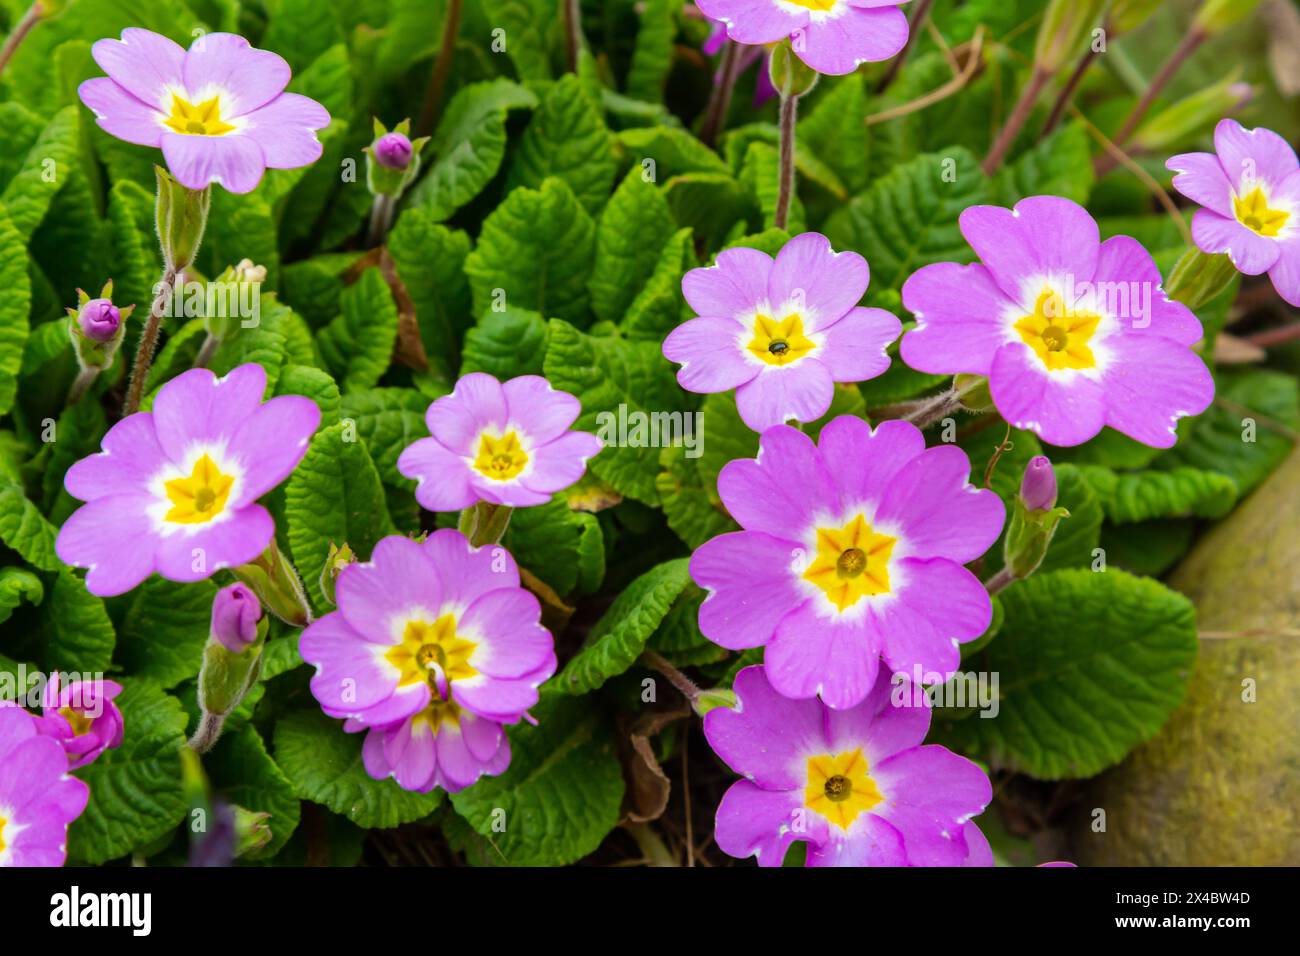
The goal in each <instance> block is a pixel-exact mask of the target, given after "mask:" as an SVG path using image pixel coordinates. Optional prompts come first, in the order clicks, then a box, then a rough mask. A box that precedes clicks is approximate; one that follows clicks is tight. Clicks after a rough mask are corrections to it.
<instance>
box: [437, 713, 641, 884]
mask: <svg viewBox="0 0 1300 956" xmlns="http://www.w3.org/2000/svg"><path fill="white" fill-rule="evenodd" d="M533 713H534V715H535V716H536V718H537V721H538V725H537V726H536V727H534V726H531V725H529V724H526V723H519V724H516V725H514V726H513V727H510V728H508V729H507V734H508V735H509V738H510V751H511V758H510V767H509V769H508V770H506V772H505V773H503V774H501V775H500V776H499V777H484V778H482V779H481V780H479V782H478V783H476V784H475V785H474V786H472V787H469V788H468V789H465V790H462V791H460V792H459V793H454V794H452V795H451V802H452V806H454V807H455V808H456V812H457V813H458V814H459V815H460V817H461V818H462V819H463V821H464V822H465V823H466V824H467V826H465V827H456V828H449V830H448V836H449V838H450V839H452V841H453V844H454V845H459V846H460V847H461V848H462V849H464V850H465V851H466V852H467V854H468V856H469V859H470V862H471V863H473V864H475V865H477V866H502V865H504V866H564V865H566V864H569V863H573V862H575V861H577V860H580V859H582V858H583V857H584V856H586V855H587V854H588V853H591V852H592V851H593V850H595V849H596V847H598V846H599V845H600V842H601V840H603V839H604V838H605V835H606V834H607V833H609V832H610V830H612V829H613V828H614V826H615V825H616V824H617V823H618V816H619V807H620V806H621V805H622V802H623V773H622V770H621V768H620V767H619V762H618V757H617V756H616V753H615V745H614V731H613V722H612V721H611V720H610V719H609V718H608V717H607V716H605V715H603V714H601V712H600V711H599V709H598V708H596V707H593V706H592V705H591V702H590V701H577V700H572V699H567V698H563V697H548V698H544V699H543V700H542V702H541V703H540V704H539V705H538V706H537V707H536V708H534V710H533Z"/></svg>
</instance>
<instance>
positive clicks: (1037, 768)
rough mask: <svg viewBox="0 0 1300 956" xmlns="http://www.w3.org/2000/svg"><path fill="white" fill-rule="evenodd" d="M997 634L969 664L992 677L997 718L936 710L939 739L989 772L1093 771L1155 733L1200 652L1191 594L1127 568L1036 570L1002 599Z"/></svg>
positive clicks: (1060, 774)
mask: <svg viewBox="0 0 1300 956" xmlns="http://www.w3.org/2000/svg"><path fill="white" fill-rule="evenodd" d="M999 598H1000V600H1001V601H1002V603H1003V606H1004V608H1005V612H1006V616H1005V620H1004V622H1003V625H1002V629H1001V631H1000V632H999V633H998V635H997V639H996V640H994V641H992V642H991V643H990V644H989V645H988V647H987V648H985V650H984V651H982V652H980V653H979V654H978V655H976V656H975V657H974V658H973V659H972V660H971V661H968V662H966V664H965V665H964V666H966V668H967V669H968V670H974V671H976V672H983V673H990V674H992V673H996V674H998V675H999V686H998V695H999V700H998V714H997V716H996V717H992V718H985V717H982V716H980V715H979V714H978V713H967V714H964V715H957V716H956V717H948V718H946V719H945V712H943V711H940V712H939V714H938V715H937V717H936V730H937V731H938V733H937V735H936V736H937V737H938V739H940V740H942V741H943V742H945V743H948V744H950V745H955V746H957V747H959V748H960V749H961V751H962V752H963V753H967V754H969V755H971V756H973V757H976V758H978V759H981V760H984V761H986V762H987V763H989V764H990V765H991V766H992V767H994V768H996V769H1009V770H1014V771H1018V772H1021V773H1027V774H1029V775H1030V776H1033V777H1037V778H1039V779H1043V780H1059V779H1062V778H1065V777H1090V776H1092V775H1094V774H1096V773H1099V772H1100V771H1102V770H1103V769H1105V768H1106V767H1109V766H1111V765H1112V764H1114V763H1117V762H1118V761H1120V760H1121V759H1123V757H1124V755H1125V754H1127V753H1128V752H1129V751H1130V750H1132V749H1133V748H1134V747H1135V746H1137V745H1138V744H1140V743H1142V742H1143V741H1144V740H1147V739H1149V738H1150V737H1152V736H1153V735H1154V734H1155V733H1156V731H1158V730H1159V729H1160V727H1161V725H1163V724H1164V722H1165V720H1166V719H1167V718H1168V717H1169V715H1170V714H1171V713H1172V712H1173V710H1174V708H1175V707H1177V706H1178V704H1179V703H1180V702H1181V701H1182V698H1183V693H1184V691H1185V689H1186V686H1187V678H1188V676H1189V674H1190V672H1191V668H1192V665H1193V662H1194V661H1195V658H1196V646H1197V637H1196V612H1195V610H1194V609H1193V607H1192V604H1191V602H1190V601H1188V600H1187V598H1185V597H1183V596H1182V595H1181V594H1178V593H1177V592H1176V591H1171V590H1170V589H1169V588H1167V587H1165V586H1164V585H1162V584H1160V583H1159V582H1157V581H1153V580H1151V579H1150V578H1138V577H1134V576H1133V575H1130V574H1127V573H1125V572H1124V571H1118V570H1114V569H1112V570H1108V571H1105V572H1093V571H1085V570H1068V571H1054V572H1052V573H1050V574H1035V575H1034V576H1032V577H1030V578H1027V579H1026V580H1024V581H1020V582H1017V583H1015V584H1013V585H1012V586H1011V587H1009V588H1007V589H1006V590H1005V591H1003V592H1001V594H1000V595H999Z"/></svg>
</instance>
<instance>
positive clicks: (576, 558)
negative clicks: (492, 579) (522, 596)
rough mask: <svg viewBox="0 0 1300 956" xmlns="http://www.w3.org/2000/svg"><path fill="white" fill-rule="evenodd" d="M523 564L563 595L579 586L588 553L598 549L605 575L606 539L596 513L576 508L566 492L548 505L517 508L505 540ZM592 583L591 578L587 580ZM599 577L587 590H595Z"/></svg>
mask: <svg viewBox="0 0 1300 956" xmlns="http://www.w3.org/2000/svg"><path fill="white" fill-rule="evenodd" d="M502 543H503V544H504V545H505V546H506V549H507V550H508V551H509V552H510V553H511V554H512V555H514V557H515V560H517V561H518V562H519V563H520V564H521V565H523V566H524V567H526V568H527V569H528V570H530V571H532V572H533V573H534V574H535V575H537V576H538V577H539V578H541V579H542V580H543V581H545V582H546V583H547V584H549V585H550V586H551V587H552V588H554V589H555V593H557V594H559V595H560V596H561V597H563V596H564V595H566V594H569V593H570V592H571V591H573V590H574V589H575V588H576V587H578V585H579V583H580V581H581V579H582V577H583V571H584V562H585V561H586V560H587V558H588V555H589V554H591V553H592V552H593V550H594V551H595V552H596V554H597V556H598V557H599V573H600V575H602V576H603V574H604V570H605V566H604V555H605V542H604V538H603V536H602V534H601V530H600V522H599V521H597V520H596V516H595V515H593V514H587V513H586V512H582V511H573V510H572V509H570V508H569V505H568V502H567V501H566V500H565V497H564V495H563V494H558V495H556V496H555V497H553V498H552V499H551V500H550V501H548V502H547V503H546V504H544V505H537V506H536V507H532V508H517V509H515V512H514V513H513V514H512V515H511V517H510V528H509V530H508V531H507V532H506V537H505V539H504V541H503V542H502ZM584 583H590V582H584ZM599 583H600V582H599V579H597V580H596V582H595V583H594V584H593V585H591V586H590V587H587V588H584V590H595V588H596V587H598V586H599Z"/></svg>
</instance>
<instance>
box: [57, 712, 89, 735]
mask: <svg viewBox="0 0 1300 956" xmlns="http://www.w3.org/2000/svg"><path fill="white" fill-rule="evenodd" d="M59 713H60V714H61V715H62V716H63V717H64V718H66V719H67V721H68V723H69V724H71V725H72V734H73V736H75V737H80V736H81V735H82V734H84V733H85V732H86V731H88V730H89V729H90V725H91V724H92V723H94V719H93V718H91V717H89V716H87V715H86V714H83V713H81V712H80V711H77V710H73V709H72V708H71V707H60V708H59Z"/></svg>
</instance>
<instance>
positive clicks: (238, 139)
mask: <svg viewBox="0 0 1300 956" xmlns="http://www.w3.org/2000/svg"><path fill="white" fill-rule="evenodd" d="M162 151H163V158H164V159H166V160H167V168H168V169H170V170H171V173H172V175H173V176H175V177H176V178H177V179H178V180H179V181H180V183H181V184H182V185H183V186H185V187H186V188H188V189H203V188H205V187H206V186H210V185H212V184H214V183H215V184H217V185H219V186H223V187H225V189H226V190H228V191H229V192H232V193H248V192H252V191H253V190H254V189H256V188H257V184H258V183H260V182H261V181H262V173H263V172H265V171H266V160H265V159H264V158H263V156H262V149H261V147H260V146H258V145H257V142H256V141H255V140H254V139H253V138H252V137H251V136H244V135H242V134H240V133H227V134H226V135H225V136H189V135H185V134H182V133H172V132H164V133H163V138H162Z"/></svg>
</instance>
